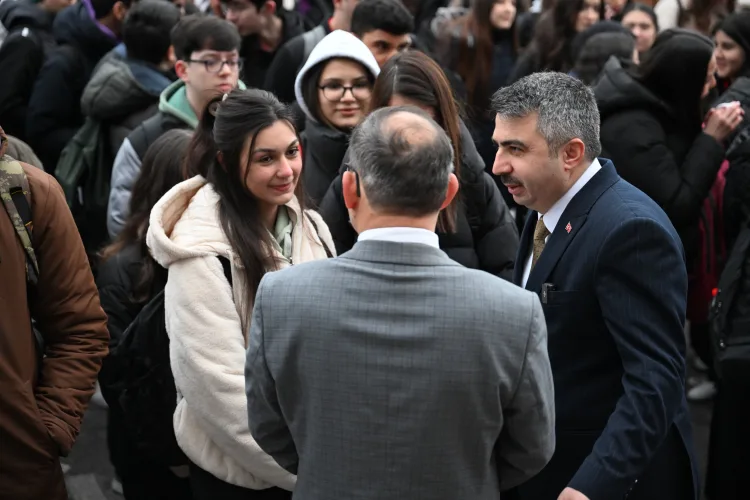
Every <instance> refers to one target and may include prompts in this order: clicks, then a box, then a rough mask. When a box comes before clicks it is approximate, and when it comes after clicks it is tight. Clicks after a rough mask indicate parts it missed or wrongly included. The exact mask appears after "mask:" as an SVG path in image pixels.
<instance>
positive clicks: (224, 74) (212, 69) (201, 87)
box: [175, 50, 242, 114]
mask: <svg viewBox="0 0 750 500" xmlns="http://www.w3.org/2000/svg"><path fill="white" fill-rule="evenodd" d="M241 65H242V64H241V60H240V57H239V53H238V52H237V51H236V50H233V51H231V52H222V51H217V50H199V51H196V52H193V53H192V54H191V56H190V60H189V61H177V63H176V64H175V71H176V73H177V76H178V77H179V78H180V79H181V80H182V81H183V82H185V85H186V86H187V89H188V98H190V97H191V96H192V98H193V99H194V100H197V101H198V102H197V103H192V102H191V104H197V105H199V106H200V109H199V110H196V114H200V112H202V111H203V109H202V106H203V105H204V103H208V101H209V100H211V99H212V98H213V97H215V96H216V95H221V94H227V93H229V92H231V91H232V89H234V88H235V87H236V86H237V81H238V80H239V77H240V69H241Z"/></svg>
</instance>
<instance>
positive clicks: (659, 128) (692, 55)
mask: <svg viewBox="0 0 750 500" xmlns="http://www.w3.org/2000/svg"><path fill="white" fill-rule="evenodd" d="M712 53H713V44H712V43H711V41H710V40H709V39H708V38H706V37H704V36H702V35H699V34H697V33H694V32H690V31H687V30H681V29H672V30H667V31H665V32H663V33H661V34H660V35H659V36H658V38H657V39H656V42H655V43H654V46H653V48H652V49H651V50H650V51H649V52H648V54H647V55H646V57H645V58H644V60H643V62H642V63H641V65H640V66H638V67H632V68H624V67H623V66H622V64H621V63H620V61H619V60H617V59H611V60H610V61H609V62H608V63H607V65H606V66H605V68H604V72H603V75H602V78H601V79H600V81H599V83H598V84H597V85H596V87H595V88H594V94H595V95H596V98H597V104H598V105H599V112H600V113H601V123H602V124H601V141H602V148H603V153H602V156H604V157H606V158H609V159H610V160H612V161H613V162H614V164H615V166H616V168H617V171H618V173H619V174H620V176H622V178H623V179H625V180H626V181H628V182H630V183H631V184H633V185H634V186H635V187H637V188H638V189H640V190H642V191H643V192H644V193H646V194H647V195H648V196H650V197H651V198H652V199H653V200H654V201H655V202H656V203H657V204H659V206H660V207H661V208H662V209H664V211H665V212H666V213H667V215H668V216H669V219H670V220H671V222H672V224H673V225H674V227H675V229H677V232H678V233H679V234H680V237H681V238H682V244H683V246H684V248H685V253H686V255H687V261H688V265H690V263H692V259H693V258H694V257H695V256H696V254H697V250H698V249H697V238H698V219H699V215H700V212H701V208H702V207H703V200H704V199H705V198H706V196H707V195H708V192H709V191H710V189H711V187H712V186H713V184H714V181H715V180H716V175H717V173H718V171H719V167H721V163H722V161H723V160H724V141H725V139H726V138H727V137H728V136H729V134H730V133H731V131H732V130H734V128H736V127H737V126H738V125H739V124H740V123H741V121H742V111H741V109H739V108H738V107H736V106H732V107H728V108H720V109H714V110H713V111H712V112H711V113H710V114H709V115H708V117H707V119H706V124H705V128H704V129H703V131H701V124H702V121H703V117H702V116H701V113H700V103H701V99H702V98H704V97H705V96H706V95H707V94H708V92H709V91H710V90H711V88H712V87H713V86H714V85H715V80H714V78H713V72H714V71H715V69H716V63H715V61H714V60H713V58H712Z"/></svg>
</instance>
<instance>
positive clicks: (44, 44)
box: [0, 0, 55, 141]
mask: <svg viewBox="0 0 750 500" xmlns="http://www.w3.org/2000/svg"><path fill="white" fill-rule="evenodd" d="M54 19H55V16H54V14H50V13H49V12H45V11H44V10H42V9H41V8H40V7H39V5H37V4H35V3H33V2H31V1H30V0H18V1H15V2H3V3H2V4H0V24H2V25H3V26H4V27H5V29H6V30H7V31H8V36H7V37H6V38H5V41H4V42H3V44H2V47H0V68H2V80H1V81H2V83H1V84H0V123H2V125H3V129H4V130H5V132H6V133H7V134H9V135H13V136H15V137H18V138H19V139H21V140H24V141H25V140H26V113H27V108H28V104H29V99H30V98H31V89H33V88H34V82H35V81H36V78H37V75H38V74H39V70H40V69H41V68H42V63H43V62H44V57H45V54H46V53H49V52H51V51H52V49H53V48H54V47H55V39H54V37H53V36H52V21H53V20H54Z"/></svg>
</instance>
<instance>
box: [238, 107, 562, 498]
mask: <svg viewBox="0 0 750 500" xmlns="http://www.w3.org/2000/svg"><path fill="white" fill-rule="evenodd" d="M452 161H453V153H452V149H451V145H450V141H449V140H448V137H447V136H446V135H445V132H444V131H443V130H442V129H441V128H440V127H439V126H438V125H437V124H436V123H435V122H434V121H433V120H432V119H431V118H430V117H429V116H428V115H426V114H425V113H424V112H422V111H420V110H418V109H416V108H385V109H381V110H378V111H375V112H374V113H373V114H371V115H370V116H369V117H368V118H367V119H366V120H365V121H364V122H363V123H362V124H361V125H360V126H359V127H358V128H357V129H356V130H355V131H354V133H353V135H352V139H351V157H350V165H349V171H348V172H347V173H346V174H345V175H344V177H343V194H344V199H345V201H346V204H347V207H348V208H349V211H350V214H351V220H352V224H354V226H355V228H356V229H357V232H358V233H359V235H360V236H359V241H358V242H357V244H356V245H355V246H354V248H353V249H352V250H351V251H349V252H347V253H345V254H344V255H342V256H341V257H339V258H336V259H330V260H326V261H318V262H314V263H309V264H304V265H300V266H296V267H294V268H289V269H287V270H284V271H280V272H276V273H271V274H267V275H266V276H265V277H264V279H263V281H262V282H261V285H260V287H259V289H258V295H257V298H256V302H255V309H254V311H253V321H252V327H251V330H250V339H249V343H250V347H249V350H248V358H247V369H246V379H247V393H248V411H249V421H250V430H251V432H252V434H253V436H254V437H255V439H256V440H257V442H258V444H259V445H260V447H261V448H262V449H263V450H265V451H266V452H267V453H268V454H270V455H271V456H272V457H273V458H274V459H275V460H276V461H277V462H278V463H279V464H280V465H282V466H283V467H285V468H287V469H288V470H289V471H291V472H294V473H297V474H298V479H297V486H296V489H295V492H294V498H295V499H302V500H308V499H312V500H330V499H347V500H349V499H355V498H356V499H382V498H394V499H396V498H397V499H409V500H419V499H425V500H427V499H430V500H440V499H445V500H456V499H467V500H468V499H471V500H490V499H492V500H496V499H499V498H500V491H501V490H503V489H507V488H511V487H513V486H516V485H518V484H520V483H522V482H523V481H525V480H527V479H529V478H530V477H532V476H533V475H534V474H536V473H537V472H538V471H539V470H540V469H541V468H542V467H544V465H545V464H546V463H547V461H548V460H549V458H550V456H551V455H552V452H553V442H554V433H553V430H552V429H553V427H554V414H553V411H552V406H553V399H554V397H553V387H552V380H551V372H550V366H549V360H548V358H547V344H546V332H545V328H544V318H543V317H542V314H541V307H540V304H539V300H538V299H537V297H536V296H535V295H534V294H531V293H528V292H524V291H523V290H521V289H520V288H517V287H514V286H512V285H509V284H507V283H505V282H504V281H503V280H500V279H497V278H496V277H494V276H492V275H490V274H487V273H483V272H480V271H475V270H470V269H466V268H464V267H462V266H460V265H458V264H456V263H455V262H453V261H452V260H451V259H450V258H448V257H447V256H446V255H445V254H444V253H443V252H442V251H441V250H440V249H439V247H438V241H437V236H436V235H435V224H436V222H437V217H438V213H439V211H440V210H441V209H442V208H443V207H446V206H447V205H448V204H449V203H450V201H451V200H452V198H453V196H455V194H456V191H457V189H458V184H457V180H456V177H455V175H454V174H453V173H452Z"/></svg>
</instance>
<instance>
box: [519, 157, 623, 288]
mask: <svg viewBox="0 0 750 500" xmlns="http://www.w3.org/2000/svg"><path fill="white" fill-rule="evenodd" d="M599 162H600V163H601V165H602V169H601V170H600V171H599V172H597V173H596V174H595V175H594V176H593V177H592V178H591V180H589V181H588V182H587V183H586V185H585V186H583V188H581V190H580V191H579V192H578V193H577V194H576V195H575V196H574V197H573V199H572V200H570V203H568V206H567V207H566V208H565V211H564V212H563V214H562V216H561V217H560V220H559V221H558V222H557V226H555V230H554V231H553V232H552V234H551V235H550V236H549V239H548V240H547V244H546V245H545V246H544V251H543V252H542V255H540V256H539V260H538V261H537V263H536V265H535V266H534V268H533V269H532V270H531V274H529V279H528V281H527V282H526V289H527V290H531V291H533V292H537V293H539V292H541V290H542V284H543V283H545V282H546V280H547V278H549V276H550V274H551V273H552V271H554V269H555V266H556V265H557V263H558V261H559V260H560V258H561V257H562V256H563V254H564V253H565V250H566V249H567V248H568V245H569V244H570V242H571V241H573V238H575V236H576V234H578V231H580V230H581V228H582V227H583V225H584V224H585V222H586V218H587V217H588V213H589V211H590V210H591V207H593V206H594V204H595V203H596V200H598V199H599V197H600V196H601V195H602V194H604V192H605V191H606V190H607V189H609V188H610V187H612V185H613V184H614V183H615V182H617V181H618V180H619V179H620V176H618V175H617V172H616V171H615V167H614V165H612V162H611V161H609V160H604V159H600V160H599ZM528 222H529V221H527V224H526V227H524V235H525V234H526V233H527V232H529V231H531V232H532V234H533V231H534V229H533V227H531V228H530V226H529V223H528ZM534 223H535V224H536V221H534ZM527 244H528V243H527ZM521 273H523V269H521ZM514 277H515V274H514ZM519 282H520V280H519Z"/></svg>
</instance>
